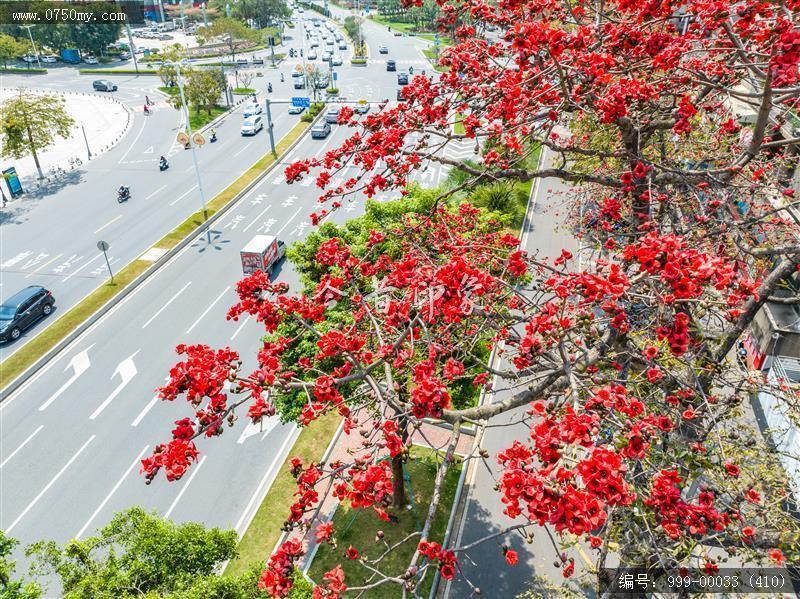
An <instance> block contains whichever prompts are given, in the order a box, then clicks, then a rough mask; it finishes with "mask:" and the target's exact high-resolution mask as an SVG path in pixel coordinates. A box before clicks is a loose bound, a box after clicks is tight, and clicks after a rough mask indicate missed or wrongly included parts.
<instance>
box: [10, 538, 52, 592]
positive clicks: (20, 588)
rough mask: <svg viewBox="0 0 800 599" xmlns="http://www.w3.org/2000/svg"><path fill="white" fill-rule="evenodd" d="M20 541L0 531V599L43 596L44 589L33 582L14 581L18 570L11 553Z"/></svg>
mask: <svg viewBox="0 0 800 599" xmlns="http://www.w3.org/2000/svg"><path fill="white" fill-rule="evenodd" d="M18 544H19V541H17V540H16V539H12V538H11V537H7V536H6V534H5V533H4V532H3V531H2V530H0V599H38V598H39V597H41V596H42V588H41V587H40V586H39V585H38V584H36V583H35V582H32V581H27V582H26V581H25V580H24V579H14V572H15V570H16V568H15V564H14V562H13V561H12V560H11V553H12V552H13V551H14V547H16V546H17V545H18Z"/></svg>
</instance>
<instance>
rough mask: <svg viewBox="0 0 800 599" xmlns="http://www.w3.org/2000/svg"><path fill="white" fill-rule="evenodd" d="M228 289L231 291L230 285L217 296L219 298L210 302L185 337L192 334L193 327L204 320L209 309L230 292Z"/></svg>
mask: <svg viewBox="0 0 800 599" xmlns="http://www.w3.org/2000/svg"><path fill="white" fill-rule="evenodd" d="M230 289H231V286H230V285H228V286H227V287H226V288H225V290H224V291H223V292H222V293H220V294H219V296H217V299H215V300H214V301H213V302H211V305H210V306H209V307H208V308H206V309H205V311H204V312H203V313H202V314H201V315H200V317H199V318H198V319H197V320H195V321H194V323H193V324H192V326H190V327H189V329H188V330H187V331H186V334H187V335H188V334H189V333H191V332H192V329H194V327H196V326H197V325H198V324H200V321H201V320H203V318H205V316H206V314H208V313H209V312H210V311H211V308H213V307H214V305H215V304H216V303H217V302H218V301H219V300H221V299H222V297H223V296H224V295H225V294H226V293H228V291H230Z"/></svg>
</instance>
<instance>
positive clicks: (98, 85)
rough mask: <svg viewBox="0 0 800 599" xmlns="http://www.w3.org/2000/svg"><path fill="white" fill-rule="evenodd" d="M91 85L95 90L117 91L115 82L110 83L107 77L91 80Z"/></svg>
mask: <svg viewBox="0 0 800 599" xmlns="http://www.w3.org/2000/svg"><path fill="white" fill-rule="evenodd" d="M92 87H93V88H94V91H96V92H115V91H117V84H116V83H112V82H111V81H109V80H108V79H98V80H97V81H93V82H92Z"/></svg>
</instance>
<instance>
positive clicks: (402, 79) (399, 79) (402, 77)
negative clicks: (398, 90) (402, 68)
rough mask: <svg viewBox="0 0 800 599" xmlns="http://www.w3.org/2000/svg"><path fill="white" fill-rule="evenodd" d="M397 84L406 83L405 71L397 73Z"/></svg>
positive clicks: (406, 75)
mask: <svg viewBox="0 0 800 599" xmlns="http://www.w3.org/2000/svg"><path fill="white" fill-rule="evenodd" d="M397 85H408V74H407V73H397Z"/></svg>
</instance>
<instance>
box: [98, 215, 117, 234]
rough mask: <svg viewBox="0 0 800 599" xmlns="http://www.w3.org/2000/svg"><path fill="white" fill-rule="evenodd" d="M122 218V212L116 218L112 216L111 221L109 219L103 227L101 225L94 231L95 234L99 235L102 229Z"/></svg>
mask: <svg viewBox="0 0 800 599" xmlns="http://www.w3.org/2000/svg"><path fill="white" fill-rule="evenodd" d="M121 218H122V215H121V214H120V215H119V216H115V217H114V218H112V219H111V220H110V221H108V222H107V223H106V224H104V225H103V226H102V227H100V228H99V229H97V230H96V231H95V232H94V234H95V235H97V234H98V233H99V232H100V231H102V230H103V229H105V228H106V227H107V226H109V225H110V224H112V223H114V222H116V221H118V220H119V219H121Z"/></svg>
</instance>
